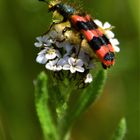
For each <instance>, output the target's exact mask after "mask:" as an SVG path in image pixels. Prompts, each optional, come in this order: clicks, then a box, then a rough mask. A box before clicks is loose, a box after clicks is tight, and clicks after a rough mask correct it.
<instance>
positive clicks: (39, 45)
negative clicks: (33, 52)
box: [34, 42, 43, 47]
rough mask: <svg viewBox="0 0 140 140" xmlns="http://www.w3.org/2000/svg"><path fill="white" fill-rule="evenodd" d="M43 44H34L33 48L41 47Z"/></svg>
mask: <svg viewBox="0 0 140 140" xmlns="http://www.w3.org/2000/svg"><path fill="white" fill-rule="evenodd" d="M42 45H43V44H42V42H35V43H34V46H35V47H41V46H42Z"/></svg>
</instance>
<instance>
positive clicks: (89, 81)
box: [84, 73, 93, 84]
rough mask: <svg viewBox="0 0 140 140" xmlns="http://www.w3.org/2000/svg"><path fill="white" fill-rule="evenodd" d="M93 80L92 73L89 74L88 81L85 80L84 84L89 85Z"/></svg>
mask: <svg viewBox="0 0 140 140" xmlns="http://www.w3.org/2000/svg"><path fill="white" fill-rule="evenodd" d="M92 80H93V78H92V75H91V74H90V73H88V74H87V75H86V79H85V81H84V82H85V83H86V84H87V83H91V82H92Z"/></svg>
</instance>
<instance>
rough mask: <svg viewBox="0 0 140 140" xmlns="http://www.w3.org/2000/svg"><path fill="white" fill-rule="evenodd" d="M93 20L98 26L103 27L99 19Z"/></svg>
mask: <svg viewBox="0 0 140 140" xmlns="http://www.w3.org/2000/svg"><path fill="white" fill-rule="evenodd" d="M94 22H95V23H96V24H97V25H98V26H99V27H103V24H102V22H101V21H100V20H98V19H95V20H94Z"/></svg>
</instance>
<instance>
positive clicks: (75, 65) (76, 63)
mask: <svg viewBox="0 0 140 140" xmlns="http://www.w3.org/2000/svg"><path fill="white" fill-rule="evenodd" d="M82 66H83V61H82V60H81V59H76V58H73V57H70V58H69V59H68V63H67V64H65V65H64V66H63V70H70V71H71V73H75V72H76V71H78V72H84V68H83V67H82Z"/></svg>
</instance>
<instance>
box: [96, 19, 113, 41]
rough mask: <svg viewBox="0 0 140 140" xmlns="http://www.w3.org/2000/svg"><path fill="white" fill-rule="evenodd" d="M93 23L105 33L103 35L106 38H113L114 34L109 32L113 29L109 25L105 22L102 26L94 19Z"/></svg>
mask: <svg viewBox="0 0 140 140" xmlns="http://www.w3.org/2000/svg"><path fill="white" fill-rule="evenodd" d="M94 22H95V23H96V24H97V25H98V26H99V27H100V28H101V29H103V30H104V33H105V35H106V36H107V37H108V39H110V38H114V36H115V35H114V33H113V32H112V31H111V29H112V28H113V27H112V26H111V24H110V23H108V22H105V23H104V24H103V23H102V22H101V21H99V20H98V19H95V20H94Z"/></svg>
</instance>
